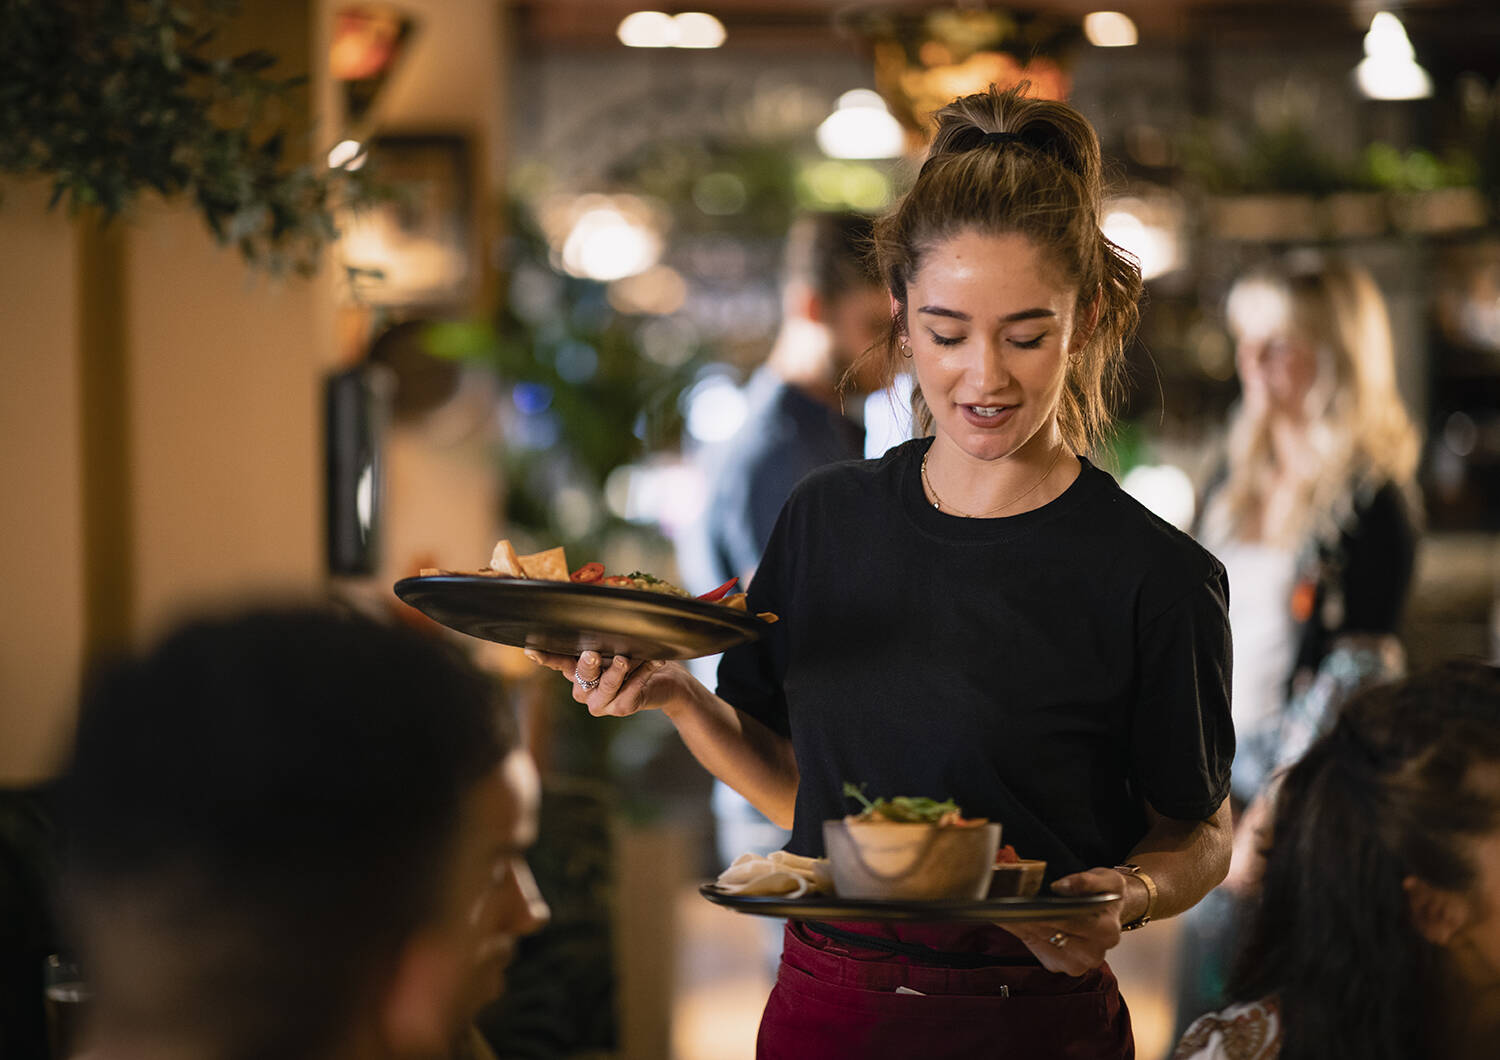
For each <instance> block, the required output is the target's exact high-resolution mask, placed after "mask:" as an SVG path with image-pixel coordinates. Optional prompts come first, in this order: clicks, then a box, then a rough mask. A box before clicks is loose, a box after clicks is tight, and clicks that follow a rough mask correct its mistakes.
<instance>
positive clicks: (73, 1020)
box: [42, 953, 91, 1060]
mask: <svg viewBox="0 0 1500 1060" xmlns="http://www.w3.org/2000/svg"><path fill="white" fill-rule="evenodd" d="M42 983H43V990H44V994H43V998H44V1003H45V1006H46V1010H47V1046H48V1052H49V1056H50V1057H51V1060H68V1058H69V1057H72V1056H75V1055H77V1054H78V1052H79V1051H80V1050H81V1047H82V1042H83V1029H84V1026H83V1025H84V1020H85V1018H86V1017H87V1014H88V1001H89V997H90V994H91V991H90V990H89V985H88V983H87V982H86V981H85V980H84V978H83V973H82V972H81V971H80V970H79V967H78V962H77V961H76V960H75V959H74V958H73V957H72V955H70V954H67V953H53V954H50V955H49V956H48V957H47V959H46V960H45V961H43V962H42Z"/></svg>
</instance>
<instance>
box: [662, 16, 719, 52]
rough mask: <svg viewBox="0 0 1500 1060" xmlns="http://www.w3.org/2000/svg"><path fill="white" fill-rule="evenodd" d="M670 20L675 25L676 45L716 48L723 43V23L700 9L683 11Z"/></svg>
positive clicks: (680, 46)
mask: <svg viewBox="0 0 1500 1060" xmlns="http://www.w3.org/2000/svg"><path fill="white" fill-rule="evenodd" d="M672 22H673V23H674V24H675V25H676V26H677V47H679V48H717V47H718V46H719V45H721V44H723V43H724V23H722V22H720V21H719V20H718V19H716V18H714V17H713V16H712V15H708V14H704V13H703V12H702V11H684V12H683V13H682V14H680V15H677V16H675V17H674V18H673V19H672Z"/></svg>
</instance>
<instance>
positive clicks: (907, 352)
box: [901, 339, 911, 357]
mask: <svg viewBox="0 0 1500 1060" xmlns="http://www.w3.org/2000/svg"><path fill="white" fill-rule="evenodd" d="M901 356H903V357H910V356H911V347H910V346H908V345H907V344H906V340H905V339H902V340H901Z"/></svg>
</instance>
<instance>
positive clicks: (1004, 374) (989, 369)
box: [969, 339, 1010, 394]
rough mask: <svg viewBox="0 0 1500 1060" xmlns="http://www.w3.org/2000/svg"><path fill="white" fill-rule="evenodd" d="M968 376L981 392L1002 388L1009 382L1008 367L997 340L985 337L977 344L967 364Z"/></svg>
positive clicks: (991, 391) (986, 392)
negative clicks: (971, 358) (972, 356)
mask: <svg viewBox="0 0 1500 1060" xmlns="http://www.w3.org/2000/svg"><path fill="white" fill-rule="evenodd" d="M969 377H970V381H971V383H972V384H973V385H974V386H975V387H976V388H977V389H978V390H979V391H980V393H981V394H990V393H994V392H997V391H1000V390H1004V389H1005V388H1006V387H1007V386H1008V385H1009V384H1010V369H1009V367H1008V366H1007V365H1006V363H1005V355H1004V352H1003V351H1002V349H1001V346H1000V343H999V342H998V341H997V340H995V339H986V340H984V341H983V342H981V343H979V344H978V349H977V350H976V352H975V355H974V359H973V361H972V362H971V363H970V365H969Z"/></svg>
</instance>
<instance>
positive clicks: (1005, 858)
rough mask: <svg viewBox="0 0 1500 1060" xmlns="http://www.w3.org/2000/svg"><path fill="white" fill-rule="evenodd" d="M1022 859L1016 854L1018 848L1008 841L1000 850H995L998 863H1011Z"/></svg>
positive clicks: (996, 862)
mask: <svg viewBox="0 0 1500 1060" xmlns="http://www.w3.org/2000/svg"><path fill="white" fill-rule="evenodd" d="M1020 860H1021V859H1020V858H1018V857H1017V856H1016V848H1015V847H1013V846H1011V845H1010V844H1009V843H1006V844H1005V845H1004V846H1003V847H1001V848H1000V849H999V850H997V851H995V864H996V865H1009V864H1012V863H1014V862H1017V861H1020Z"/></svg>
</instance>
